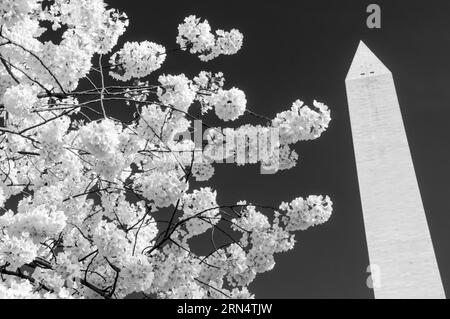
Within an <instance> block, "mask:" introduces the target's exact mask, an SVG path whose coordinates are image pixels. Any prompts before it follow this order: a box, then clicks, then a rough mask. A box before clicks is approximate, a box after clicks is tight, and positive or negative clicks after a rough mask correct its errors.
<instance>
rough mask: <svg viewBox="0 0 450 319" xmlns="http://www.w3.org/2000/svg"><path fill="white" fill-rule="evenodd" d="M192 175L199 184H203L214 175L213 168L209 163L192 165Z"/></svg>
mask: <svg viewBox="0 0 450 319" xmlns="http://www.w3.org/2000/svg"><path fill="white" fill-rule="evenodd" d="M192 175H193V176H194V177H195V179H196V180H197V181H199V182H205V181H207V180H209V179H211V177H213V175H214V167H213V166H212V165H211V164H209V163H194V164H193V165H192Z"/></svg>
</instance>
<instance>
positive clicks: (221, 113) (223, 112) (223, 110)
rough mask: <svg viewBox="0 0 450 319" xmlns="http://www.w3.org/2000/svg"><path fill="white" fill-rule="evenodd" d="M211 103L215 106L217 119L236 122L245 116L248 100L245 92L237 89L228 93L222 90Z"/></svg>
mask: <svg viewBox="0 0 450 319" xmlns="http://www.w3.org/2000/svg"><path fill="white" fill-rule="evenodd" d="M211 103H212V104H213V105H214V110H215V112H216V115H217V117H218V118H220V119H221V120H223V121H225V122H227V121H234V120H236V119H237V118H239V117H240V116H241V115H243V114H244V112H245V108H246V105H247V99H246V98H245V94H244V92H242V91H241V90H239V89H237V88H232V89H230V90H226V91H225V90H222V89H220V90H219V91H218V92H217V93H216V94H215V95H214V96H213V97H212V101H211Z"/></svg>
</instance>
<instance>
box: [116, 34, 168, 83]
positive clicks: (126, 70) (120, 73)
mask: <svg viewBox="0 0 450 319" xmlns="http://www.w3.org/2000/svg"><path fill="white" fill-rule="evenodd" d="M165 59H166V49H165V48H164V47H163V46H162V45H159V44H156V43H153V42H149V41H143V42H126V43H125V44H124V46H123V48H122V49H120V50H119V51H118V52H116V53H114V54H113V55H112V56H111V58H110V60H109V63H110V64H111V66H112V68H111V69H112V71H111V72H110V75H111V76H112V77H113V78H115V79H117V80H121V81H128V80H130V79H132V78H143V77H145V76H147V75H149V74H150V73H152V72H154V71H156V70H158V69H159V68H160V67H161V65H162V64H163V62H164V60H165Z"/></svg>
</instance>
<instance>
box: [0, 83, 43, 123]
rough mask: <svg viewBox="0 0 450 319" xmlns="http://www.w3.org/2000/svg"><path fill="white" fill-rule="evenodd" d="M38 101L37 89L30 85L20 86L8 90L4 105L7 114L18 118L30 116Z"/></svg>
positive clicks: (4, 96) (3, 100) (4, 95)
mask: <svg viewBox="0 0 450 319" xmlns="http://www.w3.org/2000/svg"><path fill="white" fill-rule="evenodd" d="M37 101H38V98H37V89H36V87H34V86H32V85H28V84H18V85H16V86H13V87H9V88H8V89H6V92H5V94H3V97H2V104H3V105H4V106H5V109H6V111H7V112H9V113H10V114H12V115H15V116H18V117H27V116H29V114H30V112H31V110H32V108H33V105H34V104H36V103H37Z"/></svg>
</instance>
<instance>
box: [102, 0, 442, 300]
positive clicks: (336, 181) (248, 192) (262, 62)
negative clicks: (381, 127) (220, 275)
mask: <svg viewBox="0 0 450 319" xmlns="http://www.w3.org/2000/svg"><path fill="white" fill-rule="evenodd" d="M107 2H108V3H109V4H110V5H111V6H112V7H115V8H118V9H121V10H123V11H125V12H126V13H127V14H128V16H129V17H130V27H129V28H128V31H127V33H126V34H125V35H124V37H123V40H135V41H136V40H139V41H141V40H149V41H154V42H157V43H160V44H163V45H165V46H166V47H167V48H168V49H171V48H175V47H176V43H175V37H176V34H177V26H178V24H179V23H180V22H181V21H182V20H183V18H184V17H186V16H188V15H190V14H196V15H197V16H200V17H203V18H207V19H208V20H209V22H210V24H211V25H212V27H213V28H223V29H225V30H227V29H230V28H233V27H235V28H238V29H239V30H240V31H241V32H243V34H244V37H245V38H244V46H243V49H242V50H241V51H240V52H239V53H238V54H237V55H234V56H230V57H220V58H218V59H216V60H214V61H212V62H210V63H202V62H200V61H199V60H198V59H197V58H196V57H195V56H192V55H190V54H187V53H184V52H180V53H176V54H172V55H170V56H169V57H168V59H167V60H166V63H165V64H164V66H163V68H162V70H161V72H163V73H171V74H179V73H185V74H186V75H188V76H190V77H192V76H194V75H196V74H197V73H198V72H199V71H200V70H209V71H222V72H224V73H225V77H226V79H227V83H226V87H228V88H230V87H232V86H236V87H239V88H241V89H243V90H244V91H245V92H246V94H247V100H248V107H249V108H250V109H251V110H253V111H256V112H258V113H261V114H264V115H267V116H269V117H273V116H274V115H275V114H276V113H277V112H280V111H282V110H285V109H287V108H290V106H291V104H292V102H293V101H294V100H296V99H298V98H300V99H302V100H303V101H305V102H307V103H311V102H312V100H313V99H318V100H319V101H322V102H325V103H327V104H328V105H329V106H330V107H331V110H332V118H333V120H332V123H331V126H330V128H329V130H328V131H327V132H326V133H325V134H324V135H323V136H322V137H321V138H320V139H318V140H316V141H313V142H307V143H302V144H298V145H297V146H296V150H297V152H298V153H299V155H300V161H299V165H298V166H297V167H296V168H294V169H292V170H289V171H286V172H282V173H279V174H277V175H260V174H259V168H258V167H256V166H255V167H245V168H237V167H235V166H234V165H225V164H222V165H219V166H218V167H217V168H216V171H217V174H216V175H215V176H214V178H213V179H212V186H213V187H214V188H216V189H217V190H218V191H219V193H220V195H219V200H220V202H221V204H231V203H235V202H236V201H237V200H240V199H247V200H249V201H252V202H257V203H266V204H270V205H278V204H279V203H280V202H281V201H283V200H285V201H290V200H292V199H293V198H295V197H297V196H307V195H309V194H328V195H330V196H331V197H332V200H333V202H334V215H333V217H332V219H331V220H330V221H329V222H328V223H327V224H325V225H323V226H320V227H317V228H314V229H310V230H308V231H306V232H303V233H299V234H298V235H297V240H298V244H297V245H296V248H295V249H294V250H292V251H290V252H289V253H284V254H281V255H278V256H277V258H276V261H277V265H276V267H275V269H274V270H273V271H271V272H268V273H265V274H262V275H259V276H258V277H257V279H256V281H255V282H254V283H253V284H252V286H251V288H252V291H253V292H254V293H255V294H256V296H257V297H258V298H373V292H372V290H370V289H368V288H367V286H366V278H367V276H368V274H367V273H366V267H367V265H368V264H369V261H368V254H367V248H366V242H365V237H364V224H363V219H362V212H361V203H360V198H359V191H358V181H357V175H356V166H355V160H354V154H353V146H352V137H351V130H350V123H349V117H348V109H347V101H346V93H345V86H344V79H345V76H346V73H347V70H348V67H349V66H350V63H351V60H352V58H353V55H354V53H355V50H356V47H357V45H358V42H359V40H360V39H362V40H364V41H365V43H366V44H367V45H368V46H369V48H371V49H372V50H373V51H374V52H375V53H376V54H377V55H378V57H379V58H380V59H381V60H382V61H383V62H384V63H385V64H386V66H387V67H388V68H389V69H390V70H391V71H392V73H393V75H394V79H395V82H396V87H397V92H398V95H399V101H400V105H401V110H402V113H403V118H404V122H405V126H406V131H407V135H408V140H409V143H410V147H411V153H412V157H413V161H414V164H415V168H416V174H417V178H418V181H419V186H420V189H421V193H422V198H423V203H424V206H425V210H426V213H427V217H428V221H429V226H430V231H431V234H432V238H433V243H434V246H435V251H436V255H437V260H438V264H439V267H440V271H441V276H442V279H443V282H444V286H445V289H446V292H447V295H449V296H450V250H449V247H450V232H449V231H448V230H449V229H450V214H449V213H450V201H447V199H448V198H449V197H450V167H449V165H448V164H449V163H450V149H449V145H450V132H449V131H448V129H447V127H448V121H449V115H450V105H449V101H450V62H449V57H450V19H449V15H450V1H448V0H443V1H411V0H408V1H406V0H402V1H400V0H395V1H392V0H390V1H360V0H354V1H350V0H346V1H343V0H339V1H331V0H329V1H317V0H315V1H292V0H290V1H282V0H277V1H243V0H240V1H234V0H228V1H217V0H208V1H198V0H196V1H131V0H129V1H123V0H122V1H118V0H115V1H113V0H107ZM369 3H377V4H379V5H380V6H381V10H382V27H381V30H373V29H372V30H370V29H368V28H367V27H366V17H367V15H368V14H367V13H366V7H367V5H368V4H369ZM151 80H156V78H151ZM211 121H212V122H213V123H214V117H211ZM246 121H250V122H253V123H255V121H254V119H252V118H251V117H245V119H244V121H241V122H239V123H238V124H242V123H244V122H246ZM398 200H399V201H402V198H399V199H398Z"/></svg>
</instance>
